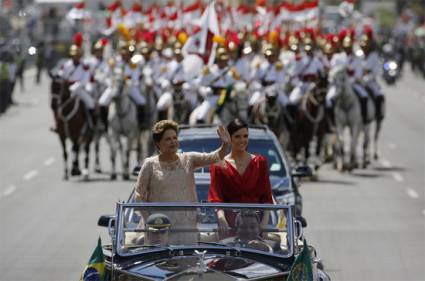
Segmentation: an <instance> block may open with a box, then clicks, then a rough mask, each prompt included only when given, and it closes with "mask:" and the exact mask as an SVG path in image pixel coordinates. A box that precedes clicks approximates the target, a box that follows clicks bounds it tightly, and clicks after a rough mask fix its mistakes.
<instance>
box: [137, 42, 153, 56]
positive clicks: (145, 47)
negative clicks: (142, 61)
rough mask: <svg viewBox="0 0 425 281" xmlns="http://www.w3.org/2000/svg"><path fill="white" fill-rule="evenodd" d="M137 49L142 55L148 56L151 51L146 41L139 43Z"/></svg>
mask: <svg viewBox="0 0 425 281" xmlns="http://www.w3.org/2000/svg"><path fill="white" fill-rule="evenodd" d="M137 48H138V50H139V52H140V53H141V54H142V55H146V54H149V53H150V51H151V48H150V46H149V44H148V43H146V41H141V42H140V43H139V45H138V47H137Z"/></svg>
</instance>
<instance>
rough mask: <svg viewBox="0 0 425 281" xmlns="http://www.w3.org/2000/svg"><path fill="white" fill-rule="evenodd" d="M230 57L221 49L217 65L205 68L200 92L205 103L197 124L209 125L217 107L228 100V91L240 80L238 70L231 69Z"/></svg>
mask: <svg viewBox="0 0 425 281" xmlns="http://www.w3.org/2000/svg"><path fill="white" fill-rule="evenodd" d="M228 62H229V55H228V53H227V51H226V49H225V48H224V47H219V48H218V49H217V53H216V63H215V64H213V65H212V66H211V67H208V66H205V67H204V69H203V71H202V75H201V77H200V86H202V88H201V90H200V92H201V95H202V96H203V98H204V101H203V102H202V104H201V105H200V107H199V111H197V116H196V122H197V123H209V121H211V119H212V117H213V116H212V114H213V113H214V110H216V109H217V106H218V107H220V106H222V105H223V104H224V102H225V101H226V99H227V97H228V96H227V95H228V91H229V90H230V87H232V86H233V84H234V83H235V81H236V80H239V79H240V76H239V74H238V73H237V71H236V69H234V68H231V67H229V65H228Z"/></svg>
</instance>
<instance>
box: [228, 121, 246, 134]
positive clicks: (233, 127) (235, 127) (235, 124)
mask: <svg viewBox="0 0 425 281" xmlns="http://www.w3.org/2000/svg"><path fill="white" fill-rule="evenodd" d="M243 128H247V129H248V124H247V123H245V121H243V120H241V119H239V118H235V119H233V121H231V122H230V123H229V125H227V131H228V132H229V134H230V136H232V135H233V134H234V133H235V132H236V131H239V130H240V129H243Z"/></svg>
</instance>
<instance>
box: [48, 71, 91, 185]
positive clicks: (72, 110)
mask: <svg viewBox="0 0 425 281" xmlns="http://www.w3.org/2000/svg"><path fill="white" fill-rule="evenodd" d="M51 91H52V104H51V106H52V109H53V112H54V117H55V122H56V132H57V134H58V136H59V140H60V142H61V145H62V151H63V159H64V164H65V170H64V179H65V180H68V178H69V176H68V164H67V163H68V153H67V142H66V140H67V139H69V140H70V141H71V143H72V151H73V152H74V159H73V162H72V169H71V176H79V175H81V174H83V176H84V179H85V180H87V179H88V165H89V154H90V143H91V141H92V138H93V131H92V127H93V126H92V125H91V124H89V122H88V121H87V120H88V118H87V116H86V115H87V113H86V111H85V109H84V104H83V103H82V101H81V100H80V98H79V97H78V96H77V95H71V92H70V90H69V84H68V83H67V82H66V81H60V80H58V78H54V79H53V80H52V85H51ZM80 145H84V150H85V158H84V169H83V171H81V170H80V167H79V159H78V158H79V151H80Z"/></svg>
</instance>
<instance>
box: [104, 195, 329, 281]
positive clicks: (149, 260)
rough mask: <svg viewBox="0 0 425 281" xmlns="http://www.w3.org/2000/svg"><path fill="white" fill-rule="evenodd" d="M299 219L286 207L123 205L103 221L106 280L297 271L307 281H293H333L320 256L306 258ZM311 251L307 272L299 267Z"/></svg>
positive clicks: (266, 276)
mask: <svg viewBox="0 0 425 281" xmlns="http://www.w3.org/2000/svg"><path fill="white" fill-rule="evenodd" d="M218 214H221V215H222V216H221V217H220V216H219V215H218ZM218 217H219V218H218ZM293 217H294V216H293V214H292V208H291V207H289V206H284V205H269V204H261V205H260V204H214V203H117V206H116V213H115V215H114V216H112V217H106V216H103V217H101V218H100V220H99V225H101V226H108V230H109V234H110V236H111V241H112V244H111V245H105V246H104V247H103V250H104V254H105V256H106V261H105V263H106V272H105V275H106V276H105V279H106V280H120V281H123V280H127V281H136V280H287V278H288V275H289V274H290V272H291V269H292V270H293V271H292V272H291V274H292V275H294V274H295V275H296V276H295V277H296V278H303V279H294V280H307V279H304V278H306V275H309V276H310V277H312V279H311V278H310V279H308V280H330V278H329V277H328V276H327V274H326V273H325V272H323V271H322V270H321V269H319V268H318V264H319V260H318V259H317V258H316V254H315V250H314V248H313V247H308V248H307V247H306V249H305V250H304V251H302V249H303V245H302V242H301V241H302V240H301V238H302V227H301V223H300V222H299V221H294V219H293ZM223 218H224V219H225V220H226V221H227V225H226V227H223V224H222V223H221V220H222V219H223ZM307 250H308V253H309V258H308V260H307V262H308V263H309V270H308V272H307V271H306V269H305V268H304V269H303V267H302V266H301V267H298V266H293V264H294V262H295V261H296V260H297V261H298V260H299V259H297V256H299V255H300V253H301V252H303V253H305V252H306V251H307ZM297 265H298V264H297ZM294 268H295V269H298V270H297V271H296V272H295V271H294ZM300 268H301V270H299V269H300ZM303 274H304V277H302V275H303ZM295 277H294V278H295Z"/></svg>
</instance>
